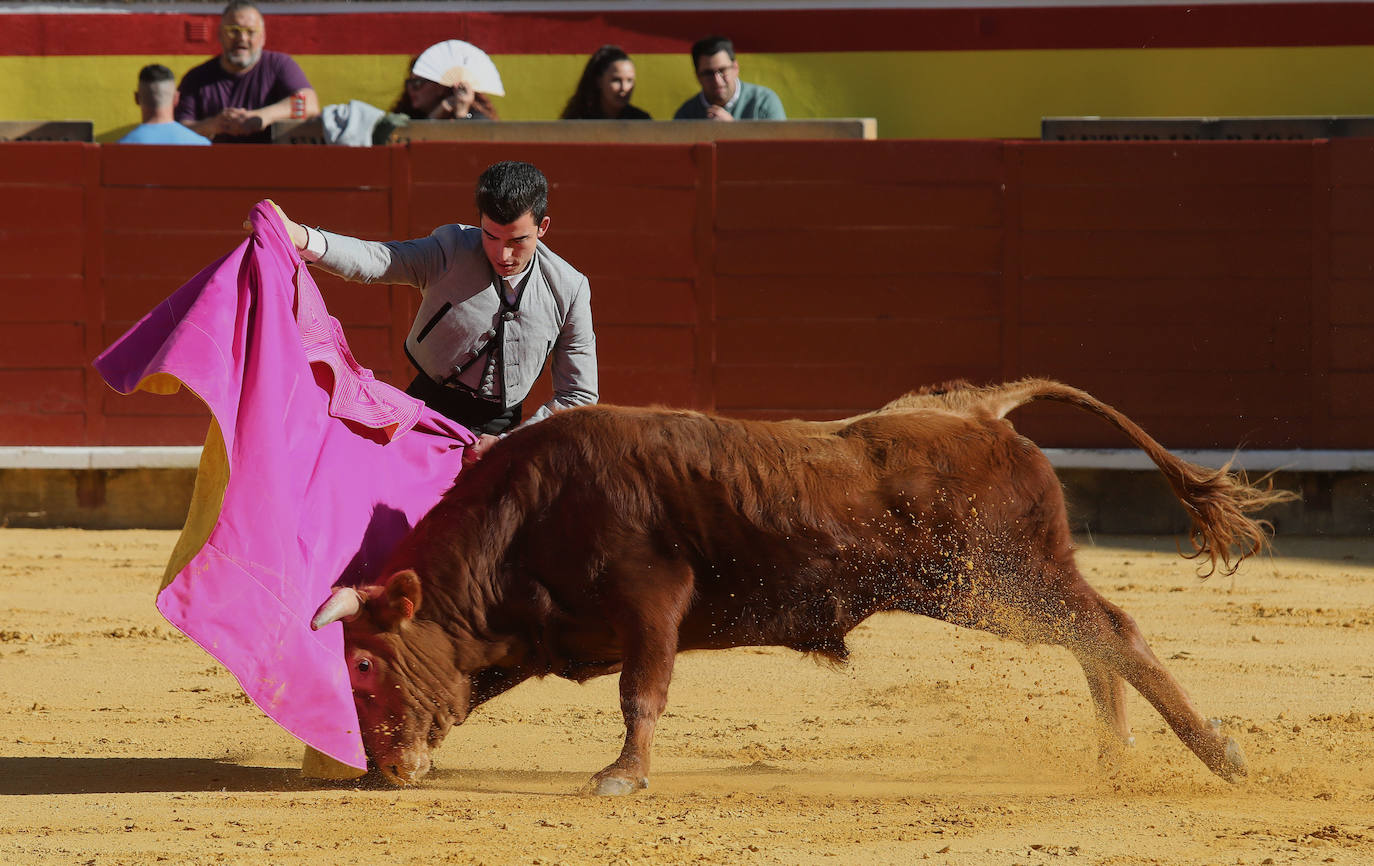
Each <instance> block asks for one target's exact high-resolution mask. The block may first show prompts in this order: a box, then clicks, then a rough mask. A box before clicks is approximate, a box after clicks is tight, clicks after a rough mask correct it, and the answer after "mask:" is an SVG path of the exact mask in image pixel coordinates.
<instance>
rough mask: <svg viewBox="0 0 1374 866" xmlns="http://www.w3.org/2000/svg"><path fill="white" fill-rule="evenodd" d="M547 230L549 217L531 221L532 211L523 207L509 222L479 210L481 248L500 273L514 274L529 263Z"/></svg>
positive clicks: (504, 274) (506, 275)
mask: <svg viewBox="0 0 1374 866" xmlns="http://www.w3.org/2000/svg"><path fill="white" fill-rule="evenodd" d="M548 230H549V218H548V217H547V216H546V217H544V218H543V219H541V220H540V221H539V222H535V221H534V214H532V213H530V212H529V211H525V212H524V213H523V214H521V215H520V218H519V219H517V220H516V221H515V222H513V223H509V224H508V225H502V224H501V223H498V222H496V221H495V220H493V219H492V218H491V217H489V216H487V215H486V214H482V249H483V250H484V251H485V252H486V254H487V260H488V261H490V262H491V266H492V267H493V268H495V269H496V273H497V275H498V276H500V277H503V278H504V277H513V276H515V275H516V274H519V273H522V272H523V271H524V270H525V268H527V267H529V264H530V259H532V258H534V250H535V248H536V247H538V246H539V239H540V238H542V237H543V236H544V232H546V231H548Z"/></svg>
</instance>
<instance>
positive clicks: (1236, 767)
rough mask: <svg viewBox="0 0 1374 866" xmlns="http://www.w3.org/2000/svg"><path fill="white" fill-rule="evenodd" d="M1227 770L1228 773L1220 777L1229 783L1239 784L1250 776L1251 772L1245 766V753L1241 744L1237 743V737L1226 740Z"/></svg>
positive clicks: (1221, 774)
mask: <svg viewBox="0 0 1374 866" xmlns="http://www.w3.org/2000/svg"><path fill="white" fill-rule="evenodd" d="M1226 770H1227V772H1224V773H1219V774H1218V775H1220V776H1221V777H1222V778H1223V779H1225V780H1226V781H1228V782H1239V781H1240V780H1241V779H1243V778H1245V777H1246V776H1248V775H1250V770H1249V768H1248V767H1246V765H1245V752H1244V751H1242V750H1241V748H1240V743H1237V742H1236V738H1235V737H1227V738H1226Z"/></svg>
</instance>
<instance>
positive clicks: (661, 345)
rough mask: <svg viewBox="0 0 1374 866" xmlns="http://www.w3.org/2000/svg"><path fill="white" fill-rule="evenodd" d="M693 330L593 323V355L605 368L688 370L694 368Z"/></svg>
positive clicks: (694, 331)
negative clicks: (594, 339) (594, 340)
mask: <svg viewBox="0 0 1374 866" xmlns="http://www.w3.org/2000/svg"><path fill="white" fill-rule="evenodd" d="M695 345H696V330H695V329H694V328H691V327H683V326H680V325H679V326H649V325H636V326H632V327H627V326H624V325H607V324H605V323H604V322H598V323H597V329H596V353H597V360H598V362H599V364H604V365H605V366H607V367H611V366H615V367H622V368H623V367H635V368H644V369H678V370H691V369H693V368H694V367H695V366H696V350H695Z"/></svg>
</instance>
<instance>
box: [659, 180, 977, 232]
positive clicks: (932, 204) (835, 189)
mask: <svg viewBox="0 0 1374 866" xmlns="http://www.w3.org/2000/svg"><path fill="white" fill-rule="evenodd" d="M716 195H717V199H718V201H719V205H718V207H719V213H718V215H717V218H716V226H717V228H719V229H721V230H724V231H730V230H734V229H773V228H779V229H782V228H789V227H796V228H824V227H837V228H848V227H851V226H883V227H888V226H1000V225H1001V224H1002V193H1001V190H1000V189H999V188H998V186H997V185H996V184H992V183H987V184H978V185H973V184H968V185H962V186H956V185H952V184H921V185H916V184H908V185H897V184H885V183H873V182H869V183H854V182H849V181H839V182H837V181H833V180H824V181H815V180H812V181H793V182H779V181H776V180H772V179H768V180H766V181H751V182H733V183H722V184H720V187H719V189H718V190H717V192H716ZM644 213H656V212H654V211H644Z"/></svg>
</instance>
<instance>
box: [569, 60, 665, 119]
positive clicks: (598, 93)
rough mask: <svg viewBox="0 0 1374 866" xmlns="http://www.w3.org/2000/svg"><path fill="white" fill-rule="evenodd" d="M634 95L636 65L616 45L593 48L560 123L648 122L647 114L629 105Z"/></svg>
mask: <svg viewBox="0 0 1374 866" xmlns="http://www.w3.org/2000/svg"><path fill="white" fill-rule="evenodd" d="M634 92H635V65H634V61H632V60H630V55H628V54H626V53H625V52H624V51H623V50H622V49H621V47H620V46H619V45H603V46H601V47H600V48H598V49H596V52H595V53H593V54H592V56H591V58H590V59H589V60H588V61H587V65H586V67H585V68H584V69H583V70H582V77H581V78H580V79H579V80H578V82H577V89H576V90H574V91H573V95H572V96H571V97H570V98H569V99H568V104H567V105H566V106H565V107H564V108H563V113H562V114H561V115H559V117H561V118H562V119H563V120H649V119H651V118H650V117H649V113H648V112H647V111H644V110H642V109H639V108H635V107H634V106H633V105H631V104H630V97H631V96H633V95H634Z"/></svg>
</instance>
